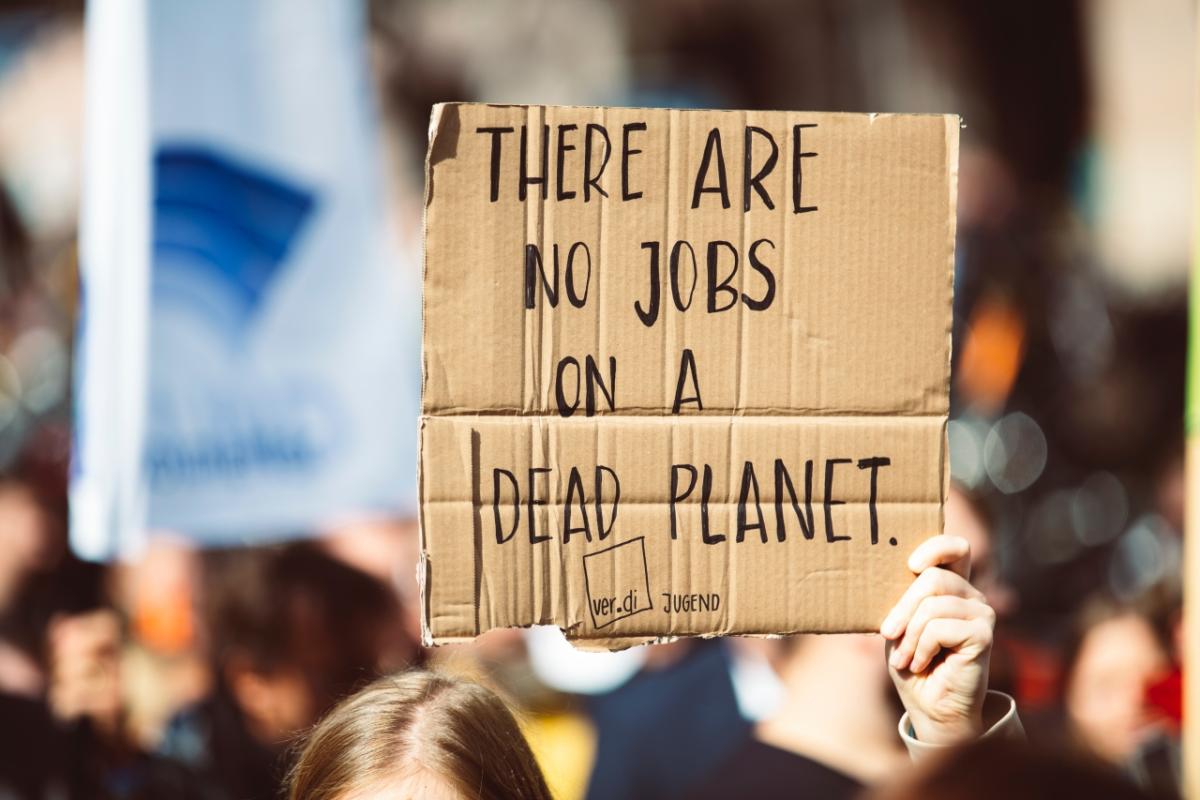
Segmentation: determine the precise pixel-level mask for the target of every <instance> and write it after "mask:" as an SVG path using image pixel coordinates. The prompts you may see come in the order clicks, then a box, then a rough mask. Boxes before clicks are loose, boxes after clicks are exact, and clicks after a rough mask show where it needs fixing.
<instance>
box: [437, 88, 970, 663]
mask: <svg viewBox="0 0 1200 800" xmlns="http://www.w3.org/2000/svg"><path fill="white" fill-rule="evenodd" d="M958 128H959V125H958V118H957V117H953V116H932V115H923V116H914V115H898V116H895V115H873V114H872V115H855V114H828V113H799V112H754V111H736V112H734V111H679V110H662V109H625V108H561V107H542V106H528V107H525V106H493V105H476V104H446V105H440V106H437V107H436V108H435V110H434V114H433V119H432V123H431V130H430V144H429V156H428V163H427V172H426V218H425V301H424V303H425V338H424V345H425V351H424V395H423V407H422V417H421V487H420V492H421V533H422V538H421V541H422V567H421V578H422V580H423V595H424V604H425V606H424V622H425V636H426V639H427V641H430V642H434V643H442V642H449V641H457V640H463V639H468V638H471V637H473V636H475V635H477V634H479V633H482V632H484V631H487V630H490V629H492V628H497V627H506V626H524V625H534V624H554V625H558V626H560V627H562V628H563V629H564V630H566V631H567V633H568V635H570V636H572V637H573V638H576V639H588V640H600V641H601V642H603V643H611V642H616V641H623V640H625V641H627V640H629V639H636V638H638V637H670V636H679V635H709V634H731V633H740V634H774V633H791V632H799V631H819V632H836V631H867V630H875V629H877V627H878V625H879V623H880V621H881V620H882V618H883V616H884V615H885V614H886V612H887V611H888V610H889V609H890V607H891V606H892V604H893V603H894V602H895V601H896V600H897V599H898V598H899V596H900V594H901V593H902V592H903V590H904V588H905V587H906V586H907V585H908V583H909V582H910V581H911V579H912V575H911V574H910V573H909V572H908V570H907V569H906V568H905V561H906V558H907V556H908V554H909V553H910V552H911V551H912V549H913V548H914V547H915V546H916V544H918V543H919V542H920V541H922V540H923V539H925V538H927V537H929V536H931V535H934V534H937V533H940V532H941V529H942V501H943V498H944V496H945V491H946V481H947V463H946V447H945V427H946V419H947V412H948V398H949V390H948V377H949V347H950V302H951V292H952V274H953V260H954V212H955V190H956V170H957V158H958ZM543 142H545V143H546V145H545V147H543ZM747 144H749V152H747ZM522 150H523V155H522ZM706 153H707V155H706ZM522 177H524V179H525V180H524V181H522ZM522 187H524V189H523V190H522ZM522 195H524V196H522ZM677 242H685V243H686V244H682V245H677V244H676V243H677ZM577 243H582V244H577ZM530 246H533V247H534V248H536V252H534V251H533V250H532V249H531V247H530ZM556 248H557V264H558V267H557V278H556V277H555V249H556ZM656 251H657V257H658V267H659V272H658V275H657V279H658V280H657V287H658V290H657V308H655V303H654V302H653V298H652V291H651V288H650V287H651V280H650V271H651V268H650V264H651V262H652V260H653V255H654V254H655V252H656ZM693 254H694V261H693ZM539 256H540V263H539ZM735 258H736V262H737V269H736V272H735V271H734V269H733V267H734V260H735ZM693 265H694V266H693ZM714 287H715V288H714ZM727 306H728V307H727ZM697 396H698V399H697ZM618 489H619V496H618Z"/></svg>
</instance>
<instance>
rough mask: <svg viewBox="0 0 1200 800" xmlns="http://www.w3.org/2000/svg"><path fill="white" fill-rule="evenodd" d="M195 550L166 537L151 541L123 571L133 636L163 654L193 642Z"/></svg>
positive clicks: (190, 646) (185, 648)
mask: <svg viewBox="0 0 1200 800" xmlns="http://www.w3.org/2000/svg"><path fill="white" fill-rule="evenodd" d="M195 562H196V554H195V552H194V550H193V549H192V548H191V547H190V546H188V545H185V544H183V543H182V542H178V541H174V540H171V539H168V538H163V539H157V540H153V541H152V542H151V544H150V546H149V547H148V548H147V550H146V552H145V553H144V555H143V557H142V558H141V559H140V560H139V561H138V562H136V563H134V564H132V565H130V566H129V568H128V569H127V570H126V574H125V579H126V584H127V586H126V598H127V607H128V613H129V617H130V620H131V622H132V626H133V634H134V637H135V638H136V639H137V640H138V641H140V642H141V643H142V644H143V645H145V646H146V647H148V648H150V649H151V650H155V651H157V652H159V653H162V654H164V655H169V654H178V653H182V652H185V651H187V650H189V649H191V648H192V646H193V645H194V644H195V634H196V619H195V601H194V596H193V595H194V589H195V582H196V573H195V571H196V569H197V566H196V563H195Z"/></svg>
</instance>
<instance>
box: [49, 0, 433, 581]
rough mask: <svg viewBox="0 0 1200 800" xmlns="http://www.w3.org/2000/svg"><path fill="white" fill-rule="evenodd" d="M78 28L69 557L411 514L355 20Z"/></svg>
mask: <svg viewBox="0 0 1200 800" xmlns="http://www.w3.org/2000/svg"><path fill="white" fill-rule="evenodd" d="M88 14H89V19H88V46H89V54H88V81H89V84H88V109H87V115H88V116H87V150H86V160H87V163H86V164H85V171H86V180H87V185H86V188H85V198H84V207H83V211H82V220H81V227H82V235H81V253H80V261H81V273H82V276H83V292H82V296H83V301H82V302H83V309H82V312H81V323H80V331H79V345H78V353H79V356H80V358H79V361H78V366H77V374H76V449H75V459H74V469H73V481H72V520H71V525H72V542H73V544H74V546H75V548H76V549H77V551H78V552H79V553H80V554H81V555H83V556H85V557H89V558H108V557H112V556H115V555H122V554H126V553H129V552H130V551H131V550H133V549H136V547H137V546H138V544H139V543H140V541H142V539H143V538H144V532H145V531H147V530H170V531H174V532H178V533H182V534H185V535H188V536H191V537H193V538H195V539H197V540H199V541H201V542H202V543H205V544H213V545H226V544H235V543H251V542H260V541H267V540H273V539H279V538H285V537H290V536H297V535H304V534H306V533H309V532H311V531H313V530H314V529H316V528H319V527H321V526H324V525H327V524H331V523H333V522H335V521H337V520H338V519H340V518H345V517H350V516H357V515H372V514H397V513H405V512H407V511H410V510H411V507H412V504H413V502H414V500H415V491H416V487H415V483H416V481H415V470H416V458H415V450H416V419H417V408H418V402H419V374H420V373H419V332H420V319H419V318H420V300H419V289H418V288H417V287H418V286H419V283H418V280H419V278H418V275H417V272H416V267H415V265H413V264H409V263H404V262H403V260H402V259H401V258H400V257H399V253H398V250H399V248H397V247H395V246H394V243H393V242H392V241H390V240H389V239H388V237H387V233H388V230H389V226H388V225H387V221H386V219H385V203H384V198H383V187H382V183H381V174H382V167H381V164H380V161H381V156H380V153H381V150H380V147H379V142H378V139H377V130H378V129H377V125H376V120H375V116H374V113H375V112H374V107H373V97H372V93H371V86H370V82H369V74H368V70H367V66H368V65H367V55H366V47H365V45H366V31H365V20H364V16H363V15H364V9H363V7H362V5H361V3H357V2H344V1H343V0H255V2H253V3H246V2H243V0H206V2H204V3H146V4H144V5H143V4H141V3H133V4H131V3H129V2H128V1H127V0H97V1H96V2H92V3H91V4H90V5H89V10H88ZM138 53H141V54H143V57H142V58H138V57H137V55H136V54H138Z"/></svg>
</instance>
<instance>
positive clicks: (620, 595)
mask: <svg viewBox="0 0 1200 800" xmlns="http://www.w3.org/2000/svg"><path fill="white" fill-rule="evenodd" d="M583 582H584V587H585V588H586V590H587V602H588V611H590V612H591V615H592V624H593V625H594V626H595V627H596V628H605V627H607V626H609V625H611V624H613V623H614V622H616V621H617V620H619V619H625V618H626V617H632V616H633V615H634V614H639V613H641V612H643V611H649V610H650V609H651V608H652V607H653V605H654V604H653V602H652V601H651V599H650V574H649V568H648V567H647V566H646V537H644V536H639V537H638V538H636V539H630V540H629V541H627V542H621V543H620V544H615V545H613V546H612V547H608V548H605V549H604V550H597V551H596V552H595V553H589V554H588V555H586V556H584V557H583Z"/></svg>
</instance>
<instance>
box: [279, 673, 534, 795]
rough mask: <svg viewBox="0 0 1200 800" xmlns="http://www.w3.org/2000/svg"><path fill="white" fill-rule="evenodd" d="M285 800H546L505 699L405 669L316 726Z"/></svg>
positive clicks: (465, 684)
mask: <svg viewBox="0 0 1200 800" xmlns="http://www.w3.org/2000/svg"><path fill="white" fill-rule="evenodd" d="M288 797H289V798H290V800H383V798H393V797H422V798H429V800H467V798H471V800H550V791H549V789H548V788H547V787H546V782H545V779H544V778H543V777H542V773H541V771H540V770H539V768H538V765H537V762H536V761H535V760H534V757H533V753H532V751H531V750H530V749H529V745H528V743H526V741H525V737H524V736H523V735H522V733H521V729H520V728H519V727H518V725H517V721H516V719H515V718H514V717H513V714H512V712H511V711H510V710H509V709H508V707H507V706H506V705H505V704H504V701H503V700H501V699H500V698H499V697H497V696H496V694H495V693H493V692H492V691H491V690H489V689H486V688H484V687H483V686H480V685H479V684H476V683H471V682H469V681H465V680H459V679H456V678H451V677H447V676H444V675H439V674H435V673H431V672H424V671H412V672H406V673H401V674H399V675H395V676H392V677H387V678H381V679H379V680H377V681H375V682H374V683H372V684H371V685H370V686H368V687H366V688H365V689H363V690H362V691H360V692H359V693H358V694H356V695H354V696H353V697H350V698H348V699H347V700H345V701H344V702H342V703H341V704H340V705H339V706H337V707H336V708H335V709H334V710H333V711H331V712H330V713H329V715H328V716H327V717H325V719H323V720H321V722H320V724H318V725H317V726H316V728H314V729H313V731H312V733H311V734H310V735H309V736H308V738H307V740H306V741H305V743H304V745H303V748H302V749H301V750H300V755H299V757H298V758H297V760H296V762H295V764H294V766H293V767H292V770H291V773H290V774H289V776H288Z"/></svg>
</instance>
